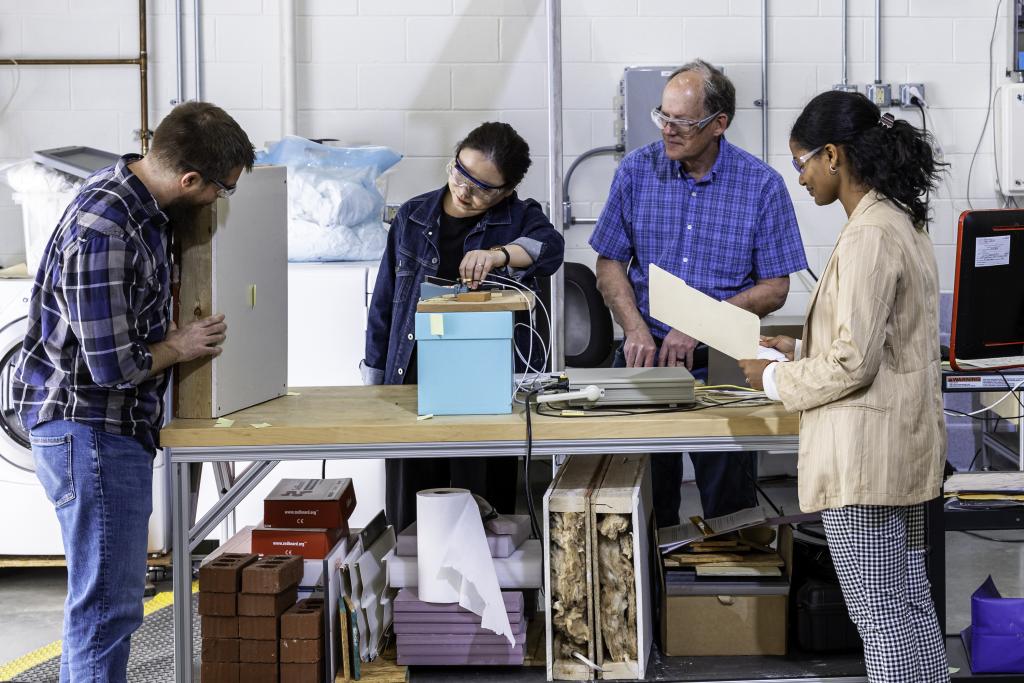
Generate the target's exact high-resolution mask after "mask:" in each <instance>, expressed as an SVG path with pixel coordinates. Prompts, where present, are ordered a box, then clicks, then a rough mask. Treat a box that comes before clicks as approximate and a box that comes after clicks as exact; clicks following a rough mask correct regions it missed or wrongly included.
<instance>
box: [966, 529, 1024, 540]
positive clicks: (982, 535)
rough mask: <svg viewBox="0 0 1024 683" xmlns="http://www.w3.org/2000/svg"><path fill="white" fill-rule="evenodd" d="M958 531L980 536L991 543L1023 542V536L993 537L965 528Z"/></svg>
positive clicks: (976, 536)
mask: <svg viewBox="0 0 1024 683" xmlns="http://www.w3.org/2000/svg"><path fill="white" fill-rule="evenodd" d="M958 531H959V532H960V533H962V534H967V535H968V536H974V537H975V538H980V539H981V540H983V541H992V542H993V543H1024V538H995V537H993V536H986V535H985V534H979V533H978V532H977V531H968V530H967V529H959V530H958Z"/></svg>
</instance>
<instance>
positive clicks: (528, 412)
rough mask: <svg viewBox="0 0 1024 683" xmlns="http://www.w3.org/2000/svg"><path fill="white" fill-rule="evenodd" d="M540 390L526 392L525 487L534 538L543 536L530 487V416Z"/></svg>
mask: <svg viewBox="0 0 1024 683" xmlns="http://www.w3.org/2000/svg"><path fill="white" fill-rule="evenodd" d="M539 391H541V390H540V389H531V390H530V391H529V392H528V393H527V394H526V458H525V460H524V461H523V489H524V492H525V494H526V510H527V512H528V513H529V514H530V529H531V530H532V532H533V537H534V538H542V536H541V533H540V524H538V523H537V511H536V509H535V508H534V506H533V490H532V489H531V488H530V461H531V460H532V459H533V420H532V419H531V417H530V416H531V414H532V413H533V411H532V410H531V409H530V402H531V401H532V400H533V398H534V396H536V395H537V393H538V392H539ZM537 413H538V414H539V413H540V406H537Z"/></svg>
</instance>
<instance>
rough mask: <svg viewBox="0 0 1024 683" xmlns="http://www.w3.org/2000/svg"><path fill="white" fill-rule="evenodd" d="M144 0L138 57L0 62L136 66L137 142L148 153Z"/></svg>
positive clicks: (141, 0) (10, 60)
mask: <svg viewBox="0 0 1024 683" xmlns="http://www.w3.org/2000/svg"><path fill="white" fill-rule="evenodd" d="M146 23H147V15H146V0H139V56H138V57H128V58H125V59H105V58H95V57H82V58H61V59H49V58H26V59H22V58H20V57H0V62H8V63H10V64H13V65H14V66H16V67H21V66H137V67H139V130H138V133H139V141H140V143H141V147H142V153H143V154H145V153H146V152H148V151H149V138H150V137H152V135H153V133H152V131H150V130H149V58H148V55H147V34H146Z"/></svg>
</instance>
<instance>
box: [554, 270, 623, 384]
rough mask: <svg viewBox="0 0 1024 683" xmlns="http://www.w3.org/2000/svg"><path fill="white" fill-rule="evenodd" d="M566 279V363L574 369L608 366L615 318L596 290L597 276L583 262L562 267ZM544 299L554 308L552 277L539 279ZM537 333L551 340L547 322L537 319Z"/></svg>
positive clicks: (564, 323)
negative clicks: (613, 318)
mask: <svg viewBox="0 0 1024 683" xmlns="http://www.w3.org/2000/svg"><path fill="white" fill-rule="evenodd" d="M563 269H564V273H565V275H564V277H565V308H564V315H563V319H562V322H563V328H564V330H565V337H564V339H565V364H566V365H567V366H569V367H574V368H597V367H602V366H607V365H608V363H609V361H610V357H611V354H612V344H613V343H614V339H613V336H612V335H613V332H612V316H611V313H610V312H609V311H608V307H607V306H605V304H604V299H603V298H602V297H601V293H600V292H599V291H598V290H597V277H596V276H595V275H594V272H593V271H592V270H590V268H588V267H587V266H585V265H583V264H582V263H572V262H569V261H566V262H565V264H564V265H563ZM540 289H541V297H542V299H543V301H544V304H545V305H546V306H548V310H550V307H551V303H550V302H551V283H550V279H549V278H540ZM537 331H538V332H539V333H540V335H541V336H542V337H543V338H544V339H545V340H548V339H550V335H549V333H548V326H547V321H546V320H544V319H543V316H538V320H537Z"/></svg>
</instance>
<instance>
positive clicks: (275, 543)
mask: <svg viewBox="0 0 1024 683" xmlns="http://www.w3.org/2000/svg"><path fill="white" fill-rule="evenodd" d="M343 524H344V527H343V528H341V529H279V528H276V527H268V526H258V527H256V528H255V529H253V530H252V551H253V552H254V553H259V554H261V555H296V556H298V557H301V558H303V559H305V560H322V559H324V558H325V557H326V556H327V554H328V553H329V552H331V548H333V547H334V544H335V543H337V542H338V539H339V538H342V537H343V536H348V522H343ZM299 578H300V579H301V576H300V577H299ZM298 580H299V579H296V581H298Z"/></svg>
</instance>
